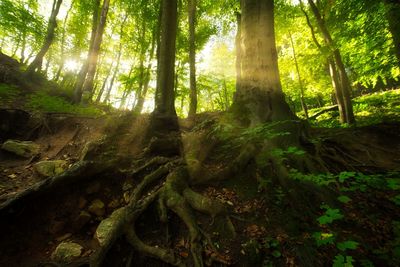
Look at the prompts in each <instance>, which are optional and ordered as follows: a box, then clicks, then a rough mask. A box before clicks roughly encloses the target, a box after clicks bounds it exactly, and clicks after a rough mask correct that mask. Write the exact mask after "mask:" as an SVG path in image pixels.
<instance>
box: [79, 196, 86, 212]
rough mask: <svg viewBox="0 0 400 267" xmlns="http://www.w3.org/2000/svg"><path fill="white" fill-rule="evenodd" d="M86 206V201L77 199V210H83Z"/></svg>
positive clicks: (81, 198)
mask: <svg viewBox="0 0 400 267" xmlns="http://www.w3.org/2000/svg"><path fill="white" fill-rule="evenodd" d="M86 204H87V200H86V199H84V198H83V197H80V198H79V202H78V208H79V209H83V208H84V207H85V206H86Z"/></svg>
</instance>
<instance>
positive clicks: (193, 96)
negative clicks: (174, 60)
mask: <svg viewBox="0 0 400 267" xmlns="http://www.w3.org/2000/svg"><path fill="white" fill-rule="evenodd" d="M196 6H197V0H189V3H188V9H189V10H188V11H189V12H188V14H189V16H188V17H189V65H190V105H189V117H193V116H194V115H196V111H197V89H196Z"/></svg>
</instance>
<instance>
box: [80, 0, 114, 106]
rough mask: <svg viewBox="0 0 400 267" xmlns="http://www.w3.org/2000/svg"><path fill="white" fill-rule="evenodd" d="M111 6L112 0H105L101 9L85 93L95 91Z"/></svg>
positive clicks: (84, 88) (85, 100) (89, 93)
mask: <svg viewBox="0 0 400 267" xmlns="http://www.w3.org/2000/svg"><path fill="white" fill-rule="evenodd" d="M109 6H110V0H104V2H103V7H102V9H101V15H100V20H99V24H98V27H97V30H96V37H95V38H94V43H93V49H92V55H91V57H90V58H89V67H88V72H87V76H86V80H85V83H84V86H83V95H87V96H90V95H91V94H92V93H91V92H92V91H93V83H94V76H95V74H96V70H97V62H98V60H99V53H100V48H101V43H102V41H103V33H104V29H105V27H106V22H107V14H108V9H109ZM83 101H84V102H89V101H90V99H87V98H85V97H83Z"/></svg>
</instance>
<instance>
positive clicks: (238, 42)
mask: <svg viewBox="0 0 400 267" xmlns="http://www.w3.org/2000/svg"><path fill="white" fill-rule="evenodd" d="M241 20H242V15H241V14H240V12H236V25H237V30H236V38H235V47H236V62H235V65H236V91H238V90H239V88H240V80H241V78H242V72H241V70H242V48H241V42H242V26H241Z"/></svg>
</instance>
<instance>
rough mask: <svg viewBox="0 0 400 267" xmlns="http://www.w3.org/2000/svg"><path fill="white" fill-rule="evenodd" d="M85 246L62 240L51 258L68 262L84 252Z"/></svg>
mask: <svg viewBox="0 0 400 267" xmlns="http://www.w3.org/2000/svg"><path fill="white" fill-rule="evenodd" d="M82 250H83V247H82V246H81V245H79V244H77V243H73V242H62V243H60V244H59V245H58V246H57V248H56V249H55V250H54V252H53V254H51V258H52V259H53V260H55V261H60V262H65V263H68V262H70V261H72V260H74V259H76V258H78V257H79V256H80V255H81V254H82Z"/></svg>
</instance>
